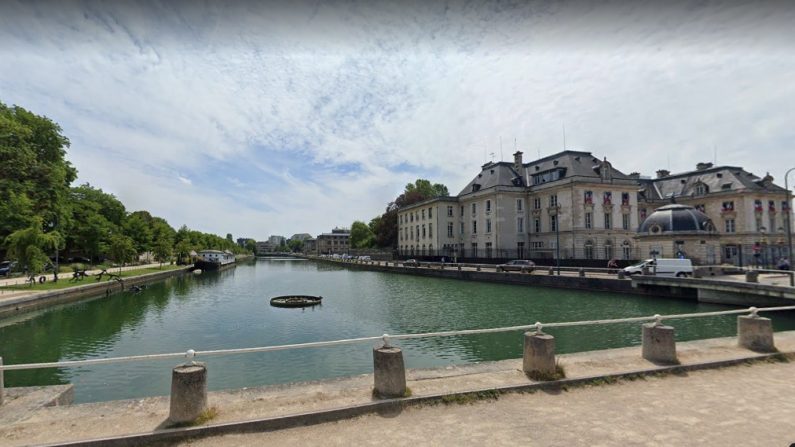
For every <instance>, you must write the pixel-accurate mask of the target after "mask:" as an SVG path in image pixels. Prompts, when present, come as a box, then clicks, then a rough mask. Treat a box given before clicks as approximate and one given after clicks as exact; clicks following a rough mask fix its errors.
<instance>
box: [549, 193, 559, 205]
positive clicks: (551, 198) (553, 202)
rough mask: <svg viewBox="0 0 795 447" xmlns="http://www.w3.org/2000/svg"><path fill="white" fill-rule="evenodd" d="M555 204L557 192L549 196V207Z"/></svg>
mask: <svg viewBox="0 0 795 447" xmlns="http://www.w3.org/2000/svg"><path fill="white" fill-rule="evenodd" d="M556 206H558V196H557V194H553V195H551V196H549V207H550V208H554V207H556Z"/></svg>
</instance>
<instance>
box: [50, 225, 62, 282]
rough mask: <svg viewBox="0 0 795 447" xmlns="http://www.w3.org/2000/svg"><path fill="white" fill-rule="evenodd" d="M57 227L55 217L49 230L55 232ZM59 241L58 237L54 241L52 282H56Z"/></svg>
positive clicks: (58, 267)
mask: <svg viewBox="0 0 795 447" xmlns="http://www.w3.org/2000/svg"><path fill="white" fill-rule="evenodd" d="M57 227H58V217H57V216H56V217H55V220H53V221H52V222H50V228H51V229H52V231H56V230H55V229H56V228H57ZM60 239H61V238H60V237H59V238H57V240H56V241H55V266H54V268H53V272H52V273H53V278H52V282H58V270H59V269H60V266H59V265H58V246H59V245H61V240H60Z"/></svg>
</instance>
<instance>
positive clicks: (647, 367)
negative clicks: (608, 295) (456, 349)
mask: <svg viewBox="0 0 795 447" xmlns="http://www.w3.org/2000/svg"><path fill="white" fill-rule="evenodd" d="M638 330H639V331H640V327H638ZM775 343H776V346H777V347H778V349H779V350H780V351H781V352H785V353H793V352H795V331H792V332H779V333H776V334H775ZM677 351H678V355H679V360H680V361H681V363H682V364H683V365H686V366H687V365H703V364H709V363H712V362H721V361H727V360H738V359H752V358H754V357H759V355H758V354H756V353H753V352H751V351H748V350H745V349H742V348H739V347H737V340H736V338H735V337H730V338H719V339H710V340H700V341H692V342H682V343H678V344H677ZM407 355H410V353H407ZM559 359H560V363H561V364H562V365H563V366H564V367H565V370H566V375H567V377H568V378H590V377H594V376H603V375H607V374H619V373H630V372H636V371H649V372H654V371H655V370H657V369H660V368H661V367H659V366H657V365H654V364H652V363H650V362H648V361H646V360H643V359H642V358H641V355H640V347H639V346H635V347H629V348H620V349H611V350H604V351H593V352H583V353H575V354H566V355H561V356H559ZM783 366H784V367H786V368H787V369H786V373H785V374H786V375H787V377H788V379H786V380H779V379H776V378H771V379H770V381H769V384H768V385H767V386H766V388H765V389H761V388H762V387H761V386H760V383H759V382H754V377H757V376H758V375H759V374H760V373H759V372H758V371H765V370H766V369H765V368H767V367H766V366H765V367H757V366H754V367H751V368H749V367H746V366H735V367H731V368H728V369H727V370H735V371H738V373H737V374H739V375H740V376H747V377H746V378H745V379H742V380H746V381H750V382H747V383H746V382H742V381H739V380H740V379H741V377H738V378H737V379H736V380H738V382H737V383H732V382H731V381H729V380H728V379H724V375H723V374H724V373H723V372H721V371H710V372H704V373H701V372H698V373H695V372H691V373H689V374H688V375H691V376H694V377H696V376H700V375H701V374H704V377H707V379H705V380H706V381H708V382H711V383H713V384H714V385H715V386H716V387H717V388H722V390H723V391H721V392H722V393H724V396H725V398H726V399H728V400H731V399H734V401H733V402H729V403H724V402H718V401H714V402H713V403H711V404H710V405H708V406H706V407H703V406H702V407H697V406H694V405H684V407H685V408H689V407H693V408H694V409H695V408H701V410H698V411H696V413H697V414H696V413H692V412H691V413H688V415H686V416H681V417H680V415H679V413H678V411H679V410H676V411H668V410H667V408H668V405H669V404H668V403H667V402H668V401H667V400H665V399H669V398H668V397H666V398H665V399H663V396H664V395H670V396H674V397H677V396H678V397H677V398H681V399H684V398H685V397H687V396H684V395H683V394H682V392H681V389H682V386H684V382H681V381H678V380H672V379H674V378H668V379H664V380H660V381H659V382H657V381H655V380H651V379H650V380H646V381H638V382H637V383H638V384H639V385H641V387H640V388H637V387H624V385H620V386H612V385H611V386H606V387H604V389H605V390H608V392H607V393H606V394H605V395H604V396H603V395H600V394H597V395H591V394H587V396H593V397H589V398H582V399H581V400H573V401H571V403H569V401H566V400H563V401H555V400H553V401H546V400H542V401H535V400H532V399H537V398H540V397H543V396H545V395H546V392H543V391H537V392H536V393H534V394H532V395H517V396H510V395H504V396H503V397H502V398H501V399H500V401H499V402H513V400H514V399H520V400H517V403H516V405H517V407H510V408H505V409H502V407H500V406H496V407H494V408H495V409H494V413H486V412H485V409H486V408H491V407H490V406H488V404H477V405H475V406H473V407H467V406H463V407H454V406H450V407H447V406H440V407H438V409H436V410H433V409H429V411H431V410H433V411H437V413H434V414H435V415H436V416H432V415H428V416H427V418H428V419H429V421H430V420H436V421H437V422H436V424H430V425H425V427H429V428H428V429H427V432H418V433H414V434H412V435H411V437H409V435H408V433H409V432H408V431H407V432H406V433H407V435H406V437H400V436H399V435H400V434H401V431H402V429H401V428H400V427H405V429H406V430H408V429H409V427H411V426H412V424H413V423H412V422H411V421H412V420H408V421H406V422H400V424H399V426H398V425H395V426H393V428H392V429H390V430H392V431H391V432H390V435H389V436H388V437H386V438H384V437H378V436H376V435H375V433H376V432H378V430H379V427H381V425H383V424H387V423H389V424H392V423H396V422H399V421H402V420H403V419H401V417H403V416H404V415H405V416H406V417H415V418H418V420H419V421H422V420H423V419H425V418H426V416H423V415H425V414H426V413H423V411H425V410H424V409H407V410H405V411H404V415H401V416H400V417H398V418H395V419H394V420H393V419H390V418H377V417H376V418H375V419H373V418H372V417H371V418H370V419H368V418H362V420H372V421H376V422H371V427H370V429H369V430H370V432H369V433H370V435H369V437H365V436H363V437H362V438H356V435H355V434H350V433H347V432H346V433H344V434H342V432H339V433H337V434H334V433H331V432H330V433H329V434H328V436H326V435H324V434H323V433H322V432H311V433H317V434H311V435H306V436H307V437H308V438H307V437H303V438H302V437H301V436H304V435H301V434H300V433H299V434H297V435H295V436H299V437H298V438H295V440H293V438H289V436H292V435H289V433H294V432H296V433H298V431H296V430H289V431H286V432H284V433H285V434H267V435H262V436H264V437H263V438H262V440H261V442H260V440H259V438H257V439H253V438H252V439H253V440H251V441H247V440H246V439H248V438H239V439H240V440H241V441H240V442H251V443H252V445H253V444H257V445H260V444H263V443H268V444H270V440H269V439H267V438H266V437H268V436H287V437H285V438H279V440H274V441H273V445H280V444H281V442H282V441H281V440H284V442H285V443H290V442H294V443H298V442H304V441H305V440H306V439H309V438H312V439H315V438H314V436H322V438H317V439H318V440H322V442H323V443H330V444H343V443H344V444H350V445H356V444H357V443H359V442H356V441H355V440H354V439H361V442H360V443H362V444H367V443H368V442H369V443H375V442H378V443H379V444H382V443H385V444H386V445H389V443H396V444H397V445H400V444H399V442H403V441H400V440H401V439H405V440H406V441H405V442H406V443H408V442H411V443H413V444H417V443H419V444H422V445H424V444H428V443H430V444H433V443H436V444H440V445H441V444H446V445H455V444H456V443H457V442H456V441H455V438H452V436H453V434H455V433H457V432H461V433H467V436H468V437H465V438H462V440H460V441H461V442H462V443H467V442H470V443H474V444H501V443H502V444H504V445H511V443H515V444H523V445H528V442H529V441H528V439H533V438H532V437H529V435H530V434H531V432H525V431H522V430H526V426H530V427H532V428H533V431H532V433H536V431H538V432H539V433H540V432H541V431H544V430H545V431H544V433H547V434H546V435H545V436H550V437H549V438H544V439H545V440H546V441H550V442H546V441H545V442H541V441H539V442H540V444H537V445H572V444H571V443H574V442H575V441H576V442H579V443H580V444H582V445H611V444H609V443H607V444H606V443H604V442H603V441H604V440H605V439H608V438H604V439H602V438H599V436H602V434H603V435H604V436H605V437H608V436H609V437H610V438H609V439H613V440H615V439H619V438H618V436H619V434H620V433H624V432H625V433H627V434H626V435H625V438H624V439H628V440H633V442H635V441H637V440H641V439H642V437H643V436H650V435H649V434H648V433H650V431H649V430H652V429H647V428H644V427H642V426H641V425H642V424H639V425H638V426H637V427H635V428H632V427H633V426H634V424H633V422H632V419H631V418H629V419H628V417H629V416H630V415H634V416H638V417H640V416H643V417H645V418H652V419H653V418H663V419H664V420H666V421H672V422H671V423H674V422H675V423H677V424H683V425H682V426H683V427H691V428H692V429H693V430H697V427H699V426H700V425H699V424H701V422H700V421H701V420H700V419H697V417H696V416H697V415H698V414H702V413H703V415H704V417H706V415H709V414H710V413H712V414H714V415H717V416H715V417H719V418H724V417H728V416H729V415H728V414H725V413H727V411H728V410H732V409H734V408H735V407H736V406H737V405H743V407H742V408H745V409H747V410H749V411H751V410H753V411H755V412H763V411H768V408H772V409H773V410H774V411H772V412H770V413H769V417H771V418H773V419H772V420H775V421H779V419H778V416H776V413H777V412H779V411H784V410H787V411H790V410H791V407H788V406H781V405H779V402H780V400H784V398H783V397H782V398H778V397H776V396H785V397H786V396H789V395H791V394H792V389H793V386H792V385H791V377H792V375H793V372H795V367H793V366H791V365H790V364H785V365H783ZM163 374H169V375H170V370H166V371H163ZM213 374H223V371H219V370H210V371H208V375H209V377H210V381H212V376H213ZM710 374H718V375H716V376H714V377H715V378H714V379H709V377H710V376H709V375H710ZM726 377H728V376H726ZM407 378H408V386H409V388H410V389H411V390H412V393H413V396H432V395H439V394H450V393H462V392H469V391H472V390H479V389H489V388H492V389H493V388H498V387H508V386H524V385H527V384H530V383H533V382H532V381H530V380H529V379H528V378H527V377H526V376H525V375H524V374H523V373H522V371H521V359H516V360H506V361H501V362H489V363H482V364H475V365H466V366H449V367H446V368H437V369H425V370H409V371H408V374H407ZM732 380H734V379H732ZM724 382H725V386H724ZM765 383H767V379H765ZM644 384H650V385H654V386H656V387H660V390H659V391H655V392H657V393H658V394H654V393H655V392H653V391H652V390H653V389H655V388H649V390H648V391H647V390H646V389H645V388H644V387H643V386H642V385H644ZM655 384H659V385H655ZM372 385H373V376H372V375H371V374H366V375H361V376H354V377H349V378H344V379H337V380H327V381H318V382H309V383H298V384H289V385H280V386H271V387H261V388H249V389H241V390H230V391H219V392H212V393H210V395H209V399H208V400H209V403H210V405H211V406H213V407H215V408H216V409H217V410H218V416H217V417H216V418H215V419H213V420H212V421H210V422H209V423H208V424H223V423H230V422H235V421H247V420H253V419H263V418H269V417H277V416H285V415H291V414H299V413H312V412H317V411H322V410H329V409H334V408H341V407H348V406H354V405H362V404H367V403H369V402H371V401H372V399H373V398H372V395H371V390H372ZM745 386H749V387H750V388H740V387H745ZM713 388H714V387H713ZM757 388H759V389H757ZM768 388H770V389H769V390H768ZM611 390H612V391H611ZM715 391H717V390H716V389H712V390H711V391H710V392H715ZM647 392H648V393H649V394H648V395H647V394H646V393H647ZM694 392H695V391H694ZM577 393H579V391H578V392H577ZM758 393H765V395H766V396H771V397H770V403H771V404H770V405H771V406H770V407H768V406H767V405H763V404H762V402H761V401H757V400H753V401H751V400H749V399H751V398H752V397H753V399H757V398H756V397H754V396H752V395H756V394H758ZM610 394H616V396H615V397H614V398H615V399H619V398H620V400H618V401H615V403H613V404H611V405H612V406H604V407H603V406H602V405H600V404H599V402H601V400H605V399H607V396H608V395H610ZM702 394H703V393H702ZM571 395H572V396H580V394H576V393H572V394H571ZM566 396H568V394H566V393H564V394H563V395H561V396H554V395H551V396H549V397H550V398H555V399H557V398H566ZM521 398H527V399H530V400H528V401H523V400H521ZM545 399H546V398H545ZM591 399H599V400H596V401H591ZM703 399H706V400H705V402H711V401H709V400H708V396H707V397H704V398H703ZM786 399H789V400H790V401H792V402H795V400H793V399H790V398H789V397H786ZM674 400H675V399H674ZM698 401H699V399H696V402H698ZM589 402H590V403H589ZM586 404H587V405H586ZM580 405H582V406H583V409H582V410H579V409H578V408H577V407H578V406H580ZM633 405H634V406H633ZM671 405H673V404H671ZM712 405H714V406H712ZM4 407H5V406H4ZM4 407H0V445H4V446H15V445H28V444H42V443H52V442H59V441H61V442H63V441H69V440H80V439H91V438H103V437H110V436H119V435H125V434H132V433H146V432H152V431H157V430H160V429H161V428H162V427H163V426H164V422H165V421H166V419H167V417H168V410H169V401H168V397H165V396H164V397H152V398H145V399H134V400H126V401H116V402H102V403H93V404H81V405H72V406H62V407H48V408H41V409H37V410H35V411H30V412H28V413H27V414H25V416H24V417H20V416H19V415H18V414H16V412H13V413H14V414H13V415H11V414H10V413H11V412H12V411H11V409H9V408H4ZM467 408H480V411H474V412H472V413H467V414H465V413H460V414H459V412H466V411H468V410H467ZM627 408H629V409H630V410H629V411H624V410H626V409H627ZM671 408H675V407H671ZM448 411H449V413H448ZM515 411H518V412H520V413H521V414H522V415H524V417H525V419H516V418H515V417H514V416H511V417H508V416H510V415H511V414H512V412H515ZM568 411H572V412H573V413H572V414H573V415H575V414H576V415H578V416H577V418H576V419H575V418H574V417H572V418H571V420H568V421H567V419H566V414H567V412H568ZM577 411H582V412H583V413H582V415H581V416H580V415H579V413H577ZM656 411H659V414H656V413H655V412H656ZM694 411H695V410H694ZM547 412H549V414H551V415H557V416H556V417H557V419H551V420H550V421H548V422H545V423H544V424H536V425H533V424H534V423H533V422H532V420H531V419H532V418H530V416H528V415H531V416H533V417H536V416H539V415H541V414H546V413H547ZM480 414H482V416H483V417H480V416H479V415H480ZM766 414H767V413H766ZM412 415H419V416H412ZM786 415H787V417H788V418H789V420H790V421H791V420H792V416H794V415H795V414H793V413H791V412H790V413H786ZM586 416H587V417H586ZM619 416H620V417H623V418H624V419H620V418H619ZM634 416H633V417H634ZM517 417H518V416H517ZM710 417H712V416H710ZM738 417H739V416H738ZM755 417H756V416H755ZM758 417H759V418H760V419H763V416H761V415H759V416H758ZM433 418H436V419H433ZM476 420H480V422H479V425H478V424H475V421H476ZM585 420H592V421H594V422H593V423H592V425H594V427H595V428H594V430H596V431H594V432H592V433H590V434H589V433H588V432H585V431H581V432H579V435H578V436H581V437H580V438H577V439H579V441H577V439H575V438H572V436H574V433H577V432H576V431H570V430H569V429H567V428H566V424H576V425H577V426H581V427H586V426H590V425H587V424H586V425H583V422H582V421H585ZM614 420H615V421H619V420H621V421H624V422H621V424H619V425H616V427H613V425H612V424H613V421H614ZM641 420H642V419H639V420H638V422H640V421H641ZM726 420H731V421H734V422H732V423H737V420H735V419H726ZM393 421H394V422H393ZM460 421H464V422H460ZM722 421H723V419H722ZM348 423H351V422H341V423H335V424H326V425H325V426H324V427H327V428H328V427H331V428H328V429H329V430H337V428H334V427H343V426H346V424H348ZM548 424H552V425H548ZM555 424H557V425H555ZM790 426H792V424H790ZM319 427H320V426H319ZM434 427H436V428H438V429H439V436H440V437H436V438H434V437H433V436H434V433H432V432H433V431H434ZM510 427H514V429H515V430H517V431H515V432H510V431H509V430H508V428H510ZM622 427H623V428H622ZM693 427H696V428H693ZM317 428H318V427H314V428H307V429H306V430H315V429H317ZM386 429H387V426H384V430H386ZM669 429H670V427H669ZM302 430H303V429H302ZM339 430H342V428H339ZM357 430H358V429H353V431H357ZM362 430H363V432H365V431H366V430H368V429H367V428H364V427H363V428H362ZM504 430H505V433H506V435H505V437H502V438H501V437H499V436H502V435H499V434H500V433H502V432H503V431H504ZM582 430H585V428H582ZM633 430H634V431H633ZM738 430H745V431H747V432H748V434H749V435H750V434H760V433H762V434H766V433H767V431H765V430H767V428H765V429H764V430H762V431H759V430H757V429H756V427H755V426H753V425H746V426H742V428H741V429H738ZM711 431H716V432H717V430H711ZM602 432H604V433H602ZM791 432H792V433H791V434H792V436H793V437H795V430H791ZM508 433H515V434H516V433H519V434H521V436H522V437H521V439H519V440H518V441H517V439H515V438H513V435H509V434H508ZM555 433H560V435H559V436H563V435H566V437H565V439H566V442H563V443H559V444H555V443H553V442H551V441H553V440H554V437H552V436H553V434H555ZM666 433H668V434H665V435H664V436H663V437H661V438H649V439H656V440H658V441H659V444H657V445H665V443H666V442H669V441H667V439H668V438H667V436H673V433H674V431H672V430H671V431H670V432H666ZM443 434H445V435H444V436H442V435H443ZM708 434H710V433H708V432H705V435H708ZM716 434H720V433H716ZM498 435H499V436H498ZM335 436H336V437H335ZM414 436H416V438H414ZM426 436H427V442H423V441H422V439H426V438H425V437H426ZM445 436H451V437H450V441H449V442H448V440H447V438H446V437H445ZM349 437H350V441H349ZM230 439H235V440H236V439H238V438H230ZM302 439H303V440H304V441H301V440H302ZM539 439H541V438H539ZM561 439H564V438H561ZM644 439H645V438H644ZM670 439H673V440H675V439H677V438H676V437H673V438H670ZM685 439H689V438H685ZM782 439H783V438H782ZM235 440H233V441H229V442H232V444H228V445H235V442H237V441H235ZM376 440H378V441H376ZM525 441H527V442H525ZM207 442H210V441H207ZM224 442H227V441H224ZM318 442H320V441H318ZM586 442H589V444H585V443H586ZM670 442H673V441H670ZM789 442H795V439H793V440H791V441H789ZM685 444H688V443H687V442H685ZM202 445H215V444H202ZM575 445H576V443H575ZM612 445H616V444H615V443H613V444H612ZM651 445H654V444H651ZM667 445H681V443H677V442H673V444H667ZM781 445H789V444H781Z"/></svg>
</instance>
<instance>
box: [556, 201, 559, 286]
mask: <svg viewBox="0 0 795 447" xmlns="http://www.w3.org/2000/svg"><path fill="white" fill-rule="evenodd" d="M555 265H556V266H557V270H558V276H560V205H556V206H555Z"/></svg>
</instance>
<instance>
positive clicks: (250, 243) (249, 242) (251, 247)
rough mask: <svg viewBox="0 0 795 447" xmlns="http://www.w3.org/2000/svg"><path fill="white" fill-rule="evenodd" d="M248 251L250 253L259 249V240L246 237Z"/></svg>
mask: <svg viewBox="0 0 795 447" xmlns="http://www.w3.org/2000/svg"><path fill="white" fill-rule="evenodd" d="M246 251H248V252H250V253H254V252H255V251H257V241H255V240H254V239H246Z"/></svg>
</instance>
